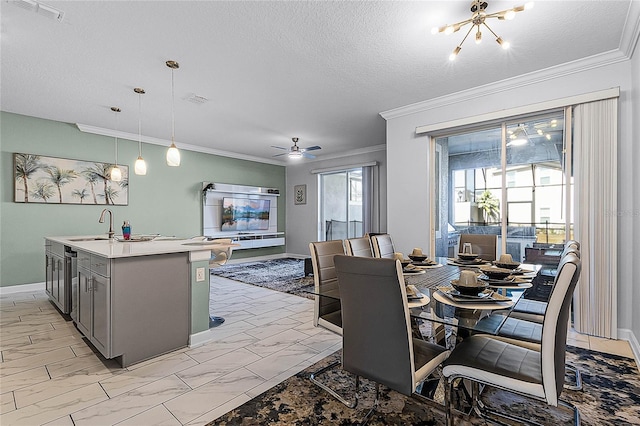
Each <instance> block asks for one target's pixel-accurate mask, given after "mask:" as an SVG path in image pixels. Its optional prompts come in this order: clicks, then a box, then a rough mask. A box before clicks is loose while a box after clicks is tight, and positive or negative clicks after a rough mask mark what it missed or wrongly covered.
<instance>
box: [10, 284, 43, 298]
mask: <svg viewBox="0 0 640 426" xmlns="http://www.w3.org/2000/svg"><path fill="white" fill-rule="evenodd" d="M44 290H45V284H44V283H43V282H42V283H33V284H20V285H10V286H7V287H0V296H4V295H5V294H13V293H24V292H26V291H44Z"/></svg>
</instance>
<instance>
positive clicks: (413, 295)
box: [405, 284, 431, 308]
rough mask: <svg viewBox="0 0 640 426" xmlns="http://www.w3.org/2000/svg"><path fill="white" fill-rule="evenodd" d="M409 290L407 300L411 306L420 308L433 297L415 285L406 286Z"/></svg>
mask: <svg viewBox="0 0 640 426" xmlns="http://www.w3.org/2000/svg"><path fill="white" fill-rule="evenodd" d="M405 289H406V291H407V301H408V305H409V308H419V307H421V306H424V305H427V304H429V302H430V301H431V299H429V296H427V295H426V294H424V293H421V292H420V290H418V289H417V288H416V286H414V285H411V284H409V285H407V286H406V287H405Z"/></svg>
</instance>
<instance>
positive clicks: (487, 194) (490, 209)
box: [478, 190, 500, 223]
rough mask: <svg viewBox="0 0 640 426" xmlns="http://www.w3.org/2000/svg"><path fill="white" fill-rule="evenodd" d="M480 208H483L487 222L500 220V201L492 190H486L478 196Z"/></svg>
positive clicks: (483, 214)
mask: <svg viewBox="0 0 640 426" xmlns="http://www.w3.org/2000/svg"><path fill="white" fill-rule="evenodd" d="M478 208H479V209H480V210H482V217H483V219H484V221H485V223H487V222H489V221H491V220H493V221H494V222H498V221H499V220H500V201H499V200H498V198H496V196H495V195H493V194H492V193H491V191H488V190H485V191H484V192H483V193H482V194H480V196H479V197H478Z"/></svg>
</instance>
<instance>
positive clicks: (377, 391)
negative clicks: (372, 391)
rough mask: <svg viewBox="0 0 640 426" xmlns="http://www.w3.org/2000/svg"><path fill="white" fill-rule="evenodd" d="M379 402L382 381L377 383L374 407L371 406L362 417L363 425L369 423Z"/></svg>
mask: <svg viewBox="0 0 640 426" xmlns="http://www.w3.org/2000/svg"><path fill="white" fill-rule="evenodd" d="M379 403H380V383H376V398H375V400H374V401H373V407H371V409H370V410H369V412H367V414H366V415H365V416H364V418H363V419H362V422H361V423H360V424H361V425H362V426H365V425H366V424H367V423H369V420H371V416H372V415H373V412H374V411H375V410H376V408H378V404H379Z"/></svg>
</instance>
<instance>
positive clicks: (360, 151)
mask: <svg viewBox="0 0 640 426" xmlns="http://www.w3.org/2000/svg"><path fill="white" fill-rule="evenodd" d="M386 149H387V145H386V144H380V145H374V146H368V147H365V148H358V149H352V150H350V151H343V152H339V153H336V154H329V155H323V156H322V157H321V158H314V159H312V160H306V161H305V163H314V162H317V161H324V160H334V159H336V158H344V157H350V156H353V155H362V154H368V153H370V152H378V151H385V150H386Z"/></svg>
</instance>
